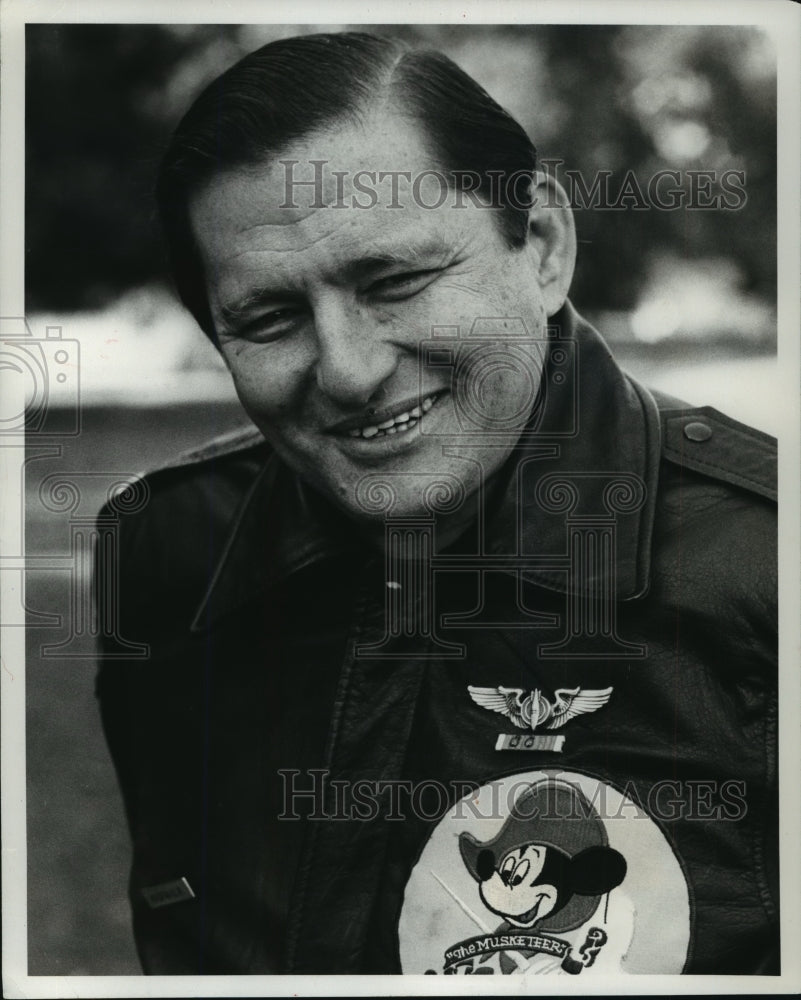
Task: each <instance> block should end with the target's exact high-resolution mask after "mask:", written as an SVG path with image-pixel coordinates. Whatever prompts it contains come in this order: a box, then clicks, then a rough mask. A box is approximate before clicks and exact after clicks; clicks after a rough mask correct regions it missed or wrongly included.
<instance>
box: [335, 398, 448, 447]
mask: <svg viewBox="0 0 801 1000" xmlns="http://www.w3.org/2000/svg"><path fill="white" fill-rule="evenodd" d="M435 400H436V395H434V396H426V398H425V399H424V400H423V401H422V403H421V404H420V405H419V406H415V407H414V408H413V409H411V410H407V411H406V412H405V413H399V414H398V415H397V416H396V417H391V418H390V419H389V420H385V421H384V422H383V423H381V424H375V425H373V426H370V427H354V428H353V430H351V431H348V434H350V436H351V437H353V438H367V439H369V438H374V437H384V436H386V435H387V434H403V433H405V432H406V431H408V430H410V429H411V428H412V427H414V425H415V424H416V423H417V422H418V420H419V419H420V417H422V415H423V414H424V413H428V411H429V410H430V409H431V407H432V406H433V405H434V402H435Z"/></svg>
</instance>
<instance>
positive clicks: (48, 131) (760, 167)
mask: <svg viewBox="0 0 801 1000" xmlns="http://www.w3.org/2000/svg"><path fill="white" fill-rule="evenodd" d="M342 27H343V29H344V27H345V26H342ZM318 30H332V29H331V27H330V26H322V25H320V26H317V25H308V24H307V25H223V26H218V25H133V24H124V25H116V24H94V25H45V24H39V25H29V26H28V28H27V93H26V123H27V199H26V255H27V256H26V263H27V285H28V308H29V309H30V310H42V309H48V310H60V309H66V310H71V309H79V308H81V309H85V308H95V307H100V306H103V305H105V304H106V303H108V302H109V301H110V300H112V299H113V298H115V297H116V296H117V295H119V294H120V293H121V292H124V291H125V290H127V289H129V288H132V287H136V286H139V285H142V284H145V283H148V282H152V281H159V280H165V270H164V254H163V250H162V247H161V244H160V237H159V231H158V225H157V221H156V219H155V215H154V208H153V203H152V187H153V178H154V172H155V169H156V165H157V162H158V158H159V155H160V151H161V149H162V148H163V145H164V143H165V142H166V140H167V137H168V135H169V133H170V131H171V129H172V128H173V127H174V125H175V124H176V122H177V120H178V118H179V117H180V115H181V114H182V112H183V111H184V110H185V108H186V106H187V104H188V103H189V101H191V99H192V97H193V95H194V94H196V93H197V92H198V90H199V88H200V87H202V86H203V85H204V84H205V83H207V82H208V81H209V80H210V79H212V78H213V77H214V76H216V75H217V74H218V73H219V72H221V71H222V70H224V69H225V68H226V67H227V66H229V65H231V63H233V62H234V61H235V60H236V59H238V58H239V57H241V56H242V55H244V54H245V53H246V52H248V51H250V50H251V49H253V48H255V47H256V46H258V45H260V44H263V43H264V42H267V41H270V40H271V39H273V38H276V37H284V36H288V35H292V34H297V33H301V32H303V33H305V32H310V31H318ZM362 30H368V31H373V32H376V33H381V34H391V35H395V36H398V37H401V38H404V39H406V40H407V41H409V42H410V43H411V44H413V45H424V46H431V47H435V48H439V49H442V50H443V51H445V52H446V53H447V54H448V55H450V56H451V57H452V58H454V59H455V60H456V61H457V62H458V63H459V64H460V65H461V66H462V67H463V68H464V69H466V70H467V72H469V73H471V74H472V75H473V76H475V77H476V79H478V80H479V82H481V83H482V84H483V85H484V86H485V87H486V88H487V89H488V90H489V91H490V93H492V95H493V96H494V97H495V98H496V99H497V100H498V101H499V102H500V103H501V104H503V105H504V106H505V107H507V108H508V109H509V110H510V111H511V112H512V113H513V114H515V115H516V116H517V117H518V119H519V120H520V121H521V123H522V124H523V125H524V126H525V127H526V128H527V129H528V131H529V132H530V134H531V135H532V136H533V138H534V140H535V142H536V144H537V147H538V150H539V151H540V155H541V156H544V157H548V158H558V159H560V160H562V161H564V168H565V169H566V168H570V169H573V170H577V171H579V172H580V173H581V175H582V177H583V178H584V179H585V183H586V184H587V185H588V186H589V185H591V183H592V179H593V177H594V176H595V175H596V174H597V172H598V171H602V170H607V171H611V172H612V173H611V177H610V179H609V189H610V190H611V191H612V192H616V191H618V190H619V188H620V185H621V184H622V182H623V178H624V177H625V175H626V172H627V171H629V170H631V171H633V172H634V174H635V175H636V176H637V178H638V179H639V180H640V182H641V184H642V185H643V186H645V185H646V184H647V180H648V178H649V177H651V176H653V174H654V173H655V172H656V171H658V170H665V169H670V170H678V171H681V172H682V176H683V177H684V176H685V174H686V172H687V171H688V170H698V169H704V170H716V171H719V172H721V171H725V170H732V169H736V170H743V171H744V172H745V176H746V180H745V185H744V186H745V189H746V192H747V201H746V203H745V205H744V206H742V207H741V208H739V209H738V210H736V211H701V210H696V211H687V210H684V209H676V210H673V211H664V210H661V211H660V210H656V209H653V208H651V209H649V210H638V209H634V208H628V209H627V210H617V211H605V210H589V209H586V208H582V207H581V206H577V208H578V210H577V213H576V216H577V226H578V234H579V257H580V261H579V269H578V272H577V275H576V279H575V282H574V286H573V292H572V294H573V298H574V300H575V301H576V302H577V303H578V304H579V305H580V306H581V307H583V308H588V309H630V308H632V307H633V306H634V305H635V304H636V302H637V300H638V295H639V293H640V292H641V290H642V289H643V287H644V285H645V283H646V281H647V277H648V273H649V269H650V268H651V266H652V265H653V263H654V261H658V260H664V259H665V258H670V257H673V258H679V259H682V260H685V261H686V260H690V261H692V260H693V259H696V258H697V259H701V258H710V257H713V258H731V259H733V261H734V263H735V265H736V273H737V275H738V282H739V285H740V288H741V290H742V291H743V292H747V293H752V294H754V295H757V296H759V297H760V298H762V299H765V300H767V301H772V300H773V298H774V296H775V275H776V257H775V225H776V202H775V167H776V162H775V157H776V111H775V86H776V83H775V64H774V56H773V53H772V50H771V46H770V42H769V40H768V39H767V37H766V36H765V34H764V33H763V32H762V31H761V30H759V29H757V28H747V27H697V26H678V27H662V26H659V27H648V26H625V25H623V26H600V25H599V26H583V25H575V26H570V25H552V26H534V25H497V26H482V27H472V26H462V25H395V26H381V25H378V26H376V25H372V26H368V27H365V28H363V29H362ZM557 176H560V175H559V171H557ZM560 179H561V178H560Z"/></svg>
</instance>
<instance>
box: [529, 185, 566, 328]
mask: <svg viewBox="0 0 801 1000" xmlns="http://www.w3.org/2000/svg"><path fill="white" fill-rule="evenodd" d="M531 194H532V206H531V208H530V210H529V219H528V241H529V250H530V251H531V252H532V253H533V254H535V255H536V256H535V260H534V264H535V268H536V272H537V282H538V284H539V286H540V292H541V294H542V299H543V302H544V304H545V312H546V313H547V315H548V316H553V314H554V313H555V312H558V311H559V309H561V308H562V306H563V305H564V302H565V299H566V298H567V292H568V289H569V288H570V282H571V281H572V280H573V270H574V268H575V266H576V225H575V222H574V221H573V210H572V209H571V207H570V201H569V199H568V197H567V194H566V192H565V189H564V188H563V187H562V185H561V184H560V183H559V181H557V180H556V178H555V177H551V176H550V174H548V173H545V172H544V171H542V170H537V171H536V172H535V173H534V180H533V183H532V190H531Z"/></svg>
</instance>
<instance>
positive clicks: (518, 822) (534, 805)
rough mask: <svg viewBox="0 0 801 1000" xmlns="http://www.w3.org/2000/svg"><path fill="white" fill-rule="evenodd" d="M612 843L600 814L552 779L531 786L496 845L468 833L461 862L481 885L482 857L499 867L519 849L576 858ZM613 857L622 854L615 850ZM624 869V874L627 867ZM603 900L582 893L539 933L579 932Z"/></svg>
mask: <svg viewBox="0 0 801 1000" xmlns="http://www.w3.org/2000/svg"><path fill="white" fill-rule="evenodd" d="M608 843H609V841H608V838H607V835H606V830H605V828H604V825H603V823H602V822H601V819H600V817H599V816H598V813H597V812H596V811H595V809H594V807H593V806H592V804H591V803H590V802H589V800H588V799H587V798H586V796H585V795H584V794H583V793H582V792H581V790H580V789H578V788H577V787H576V786H574V785H571V784H568V783H567V782H566V781H560V780H558V779H552V778H546V779H544V780H543V781H538V782H536V784H533V785H529V786H528V788H527V789H526V790H525V791H524V792H523V793H522V794H521V795H519V796H518V797H517V799H516V801H515V803H514V805H513V806H512V809H511V811H510V813H509V816H508V817H507V819H506V822H505V823H504V824H503V827H502V828H501V830H500V832H499V833H498V834H496V835H495V836H494V837H493V838H492V839H491V840H487V841H484V842H483V843H482V842H481V841H479V840H477V839H476V838H475V837H474V836H473V835H472V834H471V833H468V832H466V831H465V832H463V833H461V834H460V835H459V850H460V851H461V854H462V859H463V860H464V863H465V865H466V867H467V870H468V871H469V872H470V874H471V875H472V876H473V878H474V879H475V880H476V881H477V882H480V881H481V876H480V875H479V864H478V858H479V855H480V854H481V852H482V851H491V852H492V854H493V855H494V857H495V859H496V861H500V859H501V858H503V857H504V855H506V854H507V853H508V852H509V851H511V850H514V849H515V848H519V847H524V846H525V845H526V844H542V845H544V846H546V847H553V848H556V849H557V850H559V851H562V852H564V853H565V854H566V855H568V857H570V858H574V857H575V856H576V855H577V854H579V853H580V852H581V851H585V850H586V849H587V848H602V849H604V848H607V847H608ZM598 853H600V852H598ZM609 853H610V854H616V853H617V852H614V851H611V850H610V852H609ZM620 861H621V862H623V859H622V858H620ZM623 866H624V867H623V872H625V862H623ZM621 880H622V874H621V876H620V877H619V878H616V879H611V881H614V884H615V885H617V884H619V882H620V881H621ZM600 881H601V882H602V881H603V876H602V877H601V879H600ZM579 891H580V890H579ZM602 894H603V892H598V893H597V894H596V895H588V894H583V893H582V894H578V891H577V893H576V894H574V895H573V896H572V898H571V899H570V900H569V902H568V903H567V904H566V905H565V906H564V907H562V908H560V909H559V910H558V911H557V912H555V913H553V914H551V915H549V916H548V917H546V918H545V919H544V920H543V921H542V922H541V923H539V924H537V930H542V931H557V932H558V931H569V930H573V929H574V928H576V927H580V926H581V924H583V923H584V922H585V921H586V920H589V918H590V917H591V916H592V914H593V913H594V912H595V910H596V909H597V907H598V903H599V901H600V899H601V895H602Z"/></svg>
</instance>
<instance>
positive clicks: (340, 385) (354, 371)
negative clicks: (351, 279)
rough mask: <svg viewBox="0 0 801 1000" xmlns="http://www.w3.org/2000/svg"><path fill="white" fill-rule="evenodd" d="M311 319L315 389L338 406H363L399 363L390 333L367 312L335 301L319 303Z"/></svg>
mask: <svg viewBox="0 0 801 1000" xmlns="http://www.w3.org/2000/svg"><path fill="white" fill-rule="evenodd" d="M314 320H315V332H316V337H317V384H318V386H319V387H320V389H321V390H322V391H323V392H324V393H325V394H326V396H328V397H329V398H330V399H333V400H335V401H336V402H337V403H339V404H340V405H343V406H363V405H365V404H366V403H367V402H368V401H369V400H370V399H371V398H372V397H373V396H374V395H375V394H376V392H378V390H379V389H380V388H381V386H382V385H383V383H384V382H385V381H386V380H387V379H388V378H389V377H390V376H391V375H392V373H393V372H394V370H395V367H396V365H397V363H398V351H397V348H396V346H395V345H394V344H393V343H392V341H391V339H390V336H389V330H388V329H387V328H386V327H385V325H384V324H382V323H381V322H380V321H378V320H376V319H375V317H372V316H371V315H370V313H369V311H368V310H365V309H363V308H361V307H359V306H358V305H357V304H350V305H349V304H347V303H343V302H341V301H339V300H338V299H331V300H327V301H325V302H323V303H320V304H319V306H318V308H317V309H316V310H315V317H314Z"/></svg>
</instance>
